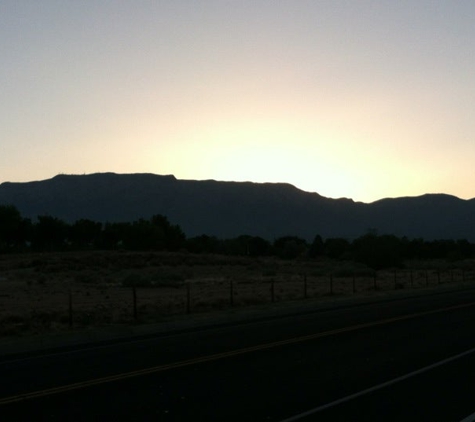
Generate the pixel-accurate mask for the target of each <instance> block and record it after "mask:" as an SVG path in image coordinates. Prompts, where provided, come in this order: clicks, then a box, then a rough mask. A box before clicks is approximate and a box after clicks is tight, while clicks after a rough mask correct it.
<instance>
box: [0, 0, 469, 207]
mask: <svg viewBox="0 0 475 422" xmlns="http://www.w3.org/2000/svg"><path fill="white" fill-rule="evenodd" d="M474 21H475V2H473V1H457V0H456V1H440V0H431V1H427V0H412V1H405V0H399V1H397V2H396V1H388V0H379V1H370V0H360V1H357V0H354V1H343V0H331V1H330V0H329V1H325V0H322V1H318V0H311V1H305V0H296V1H261V0H253V1H237V0H236V1H234V0H221V1H217V0H213V1H191V0H189V1H180V0H173V1H160V0H154V1H141V0H135V1H131V0H130V1H125V0H114V1H112V0H110V1H108V0H83V1H68V0H62V1H59V0H55V1H54V0H42V1H33V0H30V1H28V0H15V1H11V0H3V1H2V2H0V54H1V57H2V66H0V98H1V101H0V182H3V181H13V182H22V181H31V180H42V179H47V178H50V177H52V176H54V175H56V174H58V173H68V174H83V173H94V172H106V171H113V172H117V173H139V172H150V173H156V174H174V175H175V176H176V177H177V178H181V179H199V180H203V179H216V180H237V181H243V180H250V181H255V182H287V183H291V184H293V185H295V186H297V187H299V188H301V189H303V190H306V191H312V192H318V193H319V194H321V195H324V196H328V197H333V198H337V197H349V198H353V199H355V200H358V201H364V202H371V201H374V200H377V199H380V198H383V197H397V196H414V195H420V194H424V193H436V192H443V193H448V194H452V195H456V196H458V197H461V198H466V199H468V198H473V197H475V171H474V169H473V163H474V161H475V138H474V134H475V119H473V110H475V78H474V77H473V74H474V70H475V25H473V22H474Z"/></svg>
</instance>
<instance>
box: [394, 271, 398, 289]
mask: <svg viewBox="0 0 475 422" xmlns="http://www.w3.org/2000/svg"><path fill="white" fill-rule="evenodd" d="M394 290H397V271H396V270H394Z"/></svg>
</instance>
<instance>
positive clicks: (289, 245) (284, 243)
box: [273, 236, 307, 259]
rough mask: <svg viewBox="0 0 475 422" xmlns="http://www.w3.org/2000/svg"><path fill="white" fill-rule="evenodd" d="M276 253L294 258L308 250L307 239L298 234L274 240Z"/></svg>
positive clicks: (279, 255)
mask: <svg viewBox="0 0 475 422" xmlns="http://www.w3.org/2000/svg"><path fill="white" fill-rule="evenodd" d="M273 250H274V253H275V255H277V256H278V257H280V258H284V259H294V258H297V257H299V256H303V255H304V254H305V253H306V252H307V241H306V240H305V239H302V238H300V237H297V236H283V237H279V238H278V239H276V240H275V241H274V245H273Z"/></svg>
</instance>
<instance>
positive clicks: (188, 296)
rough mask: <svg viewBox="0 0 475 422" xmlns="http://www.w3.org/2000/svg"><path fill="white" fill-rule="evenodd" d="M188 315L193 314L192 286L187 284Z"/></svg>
mask: <svg viewBox="0 0 475 422" xmlns="http://www.w3.org/2000/svg"><path fill="white" fill-rule="evenodd" d="M186 313H187V314H189V313H191V285H190V283H186Z"/></svg>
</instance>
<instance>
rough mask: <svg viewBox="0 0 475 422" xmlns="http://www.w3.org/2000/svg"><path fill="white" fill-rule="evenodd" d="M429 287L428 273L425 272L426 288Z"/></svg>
mask: <svg viewBox="0 0 475 422" xmlns="http://www.w3.org/2000/svg"><path fill="white" fill-rule="evenodd" d="M427 286H429V273H428V272H427V270H426V287H427Z"/></svg>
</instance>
